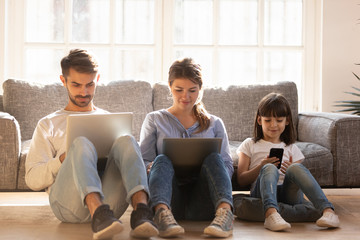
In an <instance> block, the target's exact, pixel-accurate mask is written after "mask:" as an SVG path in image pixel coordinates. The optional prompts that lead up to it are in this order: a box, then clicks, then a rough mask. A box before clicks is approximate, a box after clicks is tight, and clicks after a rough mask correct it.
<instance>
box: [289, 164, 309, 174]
mask: <svg viewBox="0 0 360 240" xmlns="http://www.w3.org/2000/svg"><path fill="white" fill-rule="evenodd" d="M303 171H306V168H305V167H304V166H303V165H302V164H301V163H293V164H291V165H290V166H289V167H288V168H287V170H286V174H295V175H297V174H299V173H300V172H303Z"/></svg>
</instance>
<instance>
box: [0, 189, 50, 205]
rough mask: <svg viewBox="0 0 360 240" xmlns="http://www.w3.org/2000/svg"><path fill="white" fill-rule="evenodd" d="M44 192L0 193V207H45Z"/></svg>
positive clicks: (45, 194)
mask: <svg viewBox="0 0 360 240" xmlns="http://www.w3.org/2000/svg"><path fill="white" fill-rule="evenodd" d="M46 205H49V197H48V194H47V193H46V192H0V206H46Z"/></svg>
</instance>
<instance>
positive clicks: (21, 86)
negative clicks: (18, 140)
mask: <svg viewBox="0 0 360 240" xmlns="http://www.w3.org/2000/svg"><path fill="white" fill-rule="evenodd" d="M3 89H4V93H3V102H4V111H5V112H8V113H9V114H11V115H12V116H14V117H15V118H16V120H17V121H18V122H19V125H20V129H21V137H22V140H23V141H24V140H28V139H31V137H32V134H33V132H34V129H35V127H36V124H37V122H38V121H39V120H40V119H41V118H42V117H44V116H46V115H48V114H50V113H52V112H54V111H57V110H59V109H62V108H64V107H65V106H66V104H67V102H68V97H67V96H68V95H67V92H66V89H65V88H64V87H63V86H62V85H61V84H60V83H53V84H38V83H30V82H28V81H23V80H13V79H9V80H6V81H5V82H4V83H3ZM94 103H95V106H97V107H99V108H102V109H105V110H108V111H110V112H123V111H126V112H133V113H134V121H133V135H134V136H135V137H136V139H139V136H140V128H141V124H142V122H143V120H144V118H145V116H146V114H147V113H148V112H151V111H152V110H153V107H152V88H151V85H150V84H149V83H147V82H144V81H113V82H111V83H109V84H108V85H101V84H99V85H98V87H97V90H96V94H95V98H94Z"/></svg>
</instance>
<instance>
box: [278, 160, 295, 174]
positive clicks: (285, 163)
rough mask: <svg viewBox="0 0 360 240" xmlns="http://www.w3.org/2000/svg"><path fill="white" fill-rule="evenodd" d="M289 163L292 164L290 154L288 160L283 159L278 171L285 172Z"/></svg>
mask: <svg viewBox="0 0 360 240" xmlns="http://www.w3.org/2000/svg"><path fill="white" fill-rule="evenodd" d="M291 164H293V161H292V156H290V158H289V161H283V162H282V165H281V168H280V171H281V172H282V173H284V174H285V173H286V170H287V169H288V167H290V165H291Z"/></svg>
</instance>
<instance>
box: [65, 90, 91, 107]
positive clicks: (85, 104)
mask: <svg viewBox="0 0 360 240" xmlns="http://www.w3.org/2000/svg"><path fill="white" fill-rule="evenodd" d="M68 95H69V99H70V101H71V102H72V103H73V104H74V105H75V106H78V107H86V106H88V105H89V104H90V103H91V100H92V99H93V96H91V95H86V96H81V95H76V96H75V97H73V96H71V94H70V93H69V91H68ZM76 98H83V99H84V98H88V99H89V101H87V102H81V103H80V102H77V101H76Z"/></svg>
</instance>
